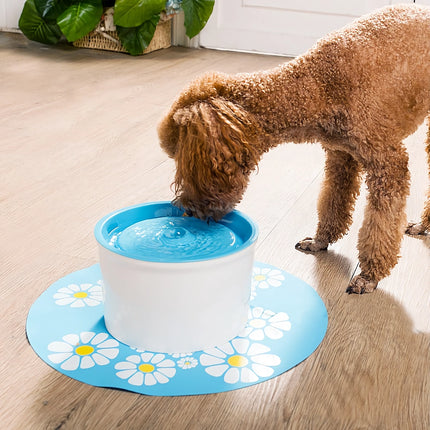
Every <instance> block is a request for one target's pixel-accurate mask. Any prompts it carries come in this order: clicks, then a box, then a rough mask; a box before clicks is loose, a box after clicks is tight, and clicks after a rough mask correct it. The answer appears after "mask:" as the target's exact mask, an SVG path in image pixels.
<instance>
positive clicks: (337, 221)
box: [296, 150, 361, 252]
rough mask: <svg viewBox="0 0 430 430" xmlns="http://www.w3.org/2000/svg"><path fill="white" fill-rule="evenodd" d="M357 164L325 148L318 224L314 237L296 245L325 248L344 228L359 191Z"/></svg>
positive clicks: (304, 248)
mask: <svg viewBox="0 0 430 430" xmlns="http://www.w3.org/2000/svg"><path fill="white" fill-rule="evenodd" d="M360 176H361V175H360V167H359V164H358V162H357V161H356V160H355V159H354V158H353V157H352V156H351V155H349V154H347V153H346V152H342V151H333V150H327V151H326V163H325V177H324V182H323V185H322V188H321V192H320V195H319V199H318V227H317V232H316V235H315V237H314V238H306V239H304V240H302V241H301V242H299V243H297V244H296V249H298V250H302V251H311V252H316V251H320V250H324V249H327V246H328V245H329V244H330V243H333V242H336V241H337V240H338V239H340V238H341V237H342V236H343V235H344V234H345V233H346V232H347V231H348V228H349V226H350V225H351V223H352V211H353V209H354V204H355V200H356V198H357V196H358V194H359V192H360V183H361V180H360V179H361V177H360Z"/></svg>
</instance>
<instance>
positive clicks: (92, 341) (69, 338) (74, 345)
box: [48, 331, 119, 370]
mask: <svg viewBox="0 0 430 430" xmlns="http://www.w3.org/2000/svg"><path fill="white" fill-rule="evenodd" d="M118 346H119V343H118V342H117V341H116V340H115V339H112V338H110V337H109V335H108V334H107V333H98V334H96V333H93V332H89V331H87V332H82V333H80V334H67V335H65V336H63V340H62V341H56V342H51V343H50V344H49V345H48V350H49V351H50V352H52V354H50V355H48V358H49V360H50V361H52V362H53V363H56V364H59V363H61V365H60V367H61V369H63V370H77V369H89V368H91V367H94V366H96V365H98V366H105V365H106V364H109V362H110V360H112V359H114V358H116V356H117V355H118V353H119V349H118Z"/></svg>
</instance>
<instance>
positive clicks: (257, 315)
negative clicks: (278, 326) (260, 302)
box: [252, 306, 263, 318]
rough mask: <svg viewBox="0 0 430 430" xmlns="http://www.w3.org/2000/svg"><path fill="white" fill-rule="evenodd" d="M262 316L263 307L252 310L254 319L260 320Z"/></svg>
mask: <svg viewBox="0 0 430 430" xmlns="http://www.w3.org/2000/svg"><path fill="white" fill-rule="evenodd" d="M262 314H263V308H262V307H260V306H256V307H255V308H253V309H252V316H253V317H254V318H260V317H261V315H262Z"/></svg>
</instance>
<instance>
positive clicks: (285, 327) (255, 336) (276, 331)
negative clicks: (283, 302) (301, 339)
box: [239, 306, 291, 340]
mask: <svg viewBox="0 0 430 430" xmlns="http://www.w3.org/2000/svg"><path fill="white" fill-rule="evenodd" d="M289 320H290V318H289V316H288V315H287V314H286V313H285V312H278V313H275V312H273V311H271V310H268V309H263V308H262V307H260V306H256V307H254V308H251V309H250V310H249V318H248V324H247V325H246V327H245V328H244V329H243V330H242V331H241V333H240V334H239V336H240V337H248V338H249V339H251V340H263V339H264V338H269V339H273V340H276V339H280V338H281V337H282V336H283V335H284V332H286V331H289V330H290V329H291V322H290V321H289Z"/></svg>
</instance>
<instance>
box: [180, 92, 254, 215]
mask: <svg viewBox="0 0 430 430" xmlns="http://www.w3.org/2000/svg"><path fill="white" fill-rule="evenodd" d="M172 120H173V121H174V123H175V124H176V127H177V129H178V139H177V144H176V147H175V155H174V157H175V161H176V178H175V192H176V195H177V198H178V200H179V201H180V202H181V203H182V204H183V205H184V207H187V200H190V202H191V204H193V205H194V204H195V202H196V201H200V202H202V204H205V205H208V206H211V205H212V204H213V205H215V204H219V203H220V202H221V201H222V200H223V199H224V200H225V201H227V200H236V201H234V203H233V205H234V204H236V203H238V200H240V198H241V197H242V194H243V191H244V190H245V188H246V186H247V184H248V176H249V173H250V172H251V170H253V169H254V167H255V166H256V165H257V163H258V161H259V158H260V155H261V153H260V151H259V149H258V144H257V136H258V134H259V127H258V124H257V122H256V121H255V120H254V119H253V118H252V116H251V115H250V114H249V113H247V112H246V111H245V110H244V109H243V108H242V107H240V106H238V105H236V104H235V103H233V102H230V101H227V100H224V99H221V98H213V99H208V100H204V101H198V102H194V103H193V104H191V105H189V106H185V107H182V108H179V109H178V110H177V111H176V112H175V114H174V115H173V116H172ZM238 195H240V197H239V198H238V197H237V196H238ZM231 209H232V207H230V208H228V210H231ZM211 215H212V216H213V214H211Z"/></svg>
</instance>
